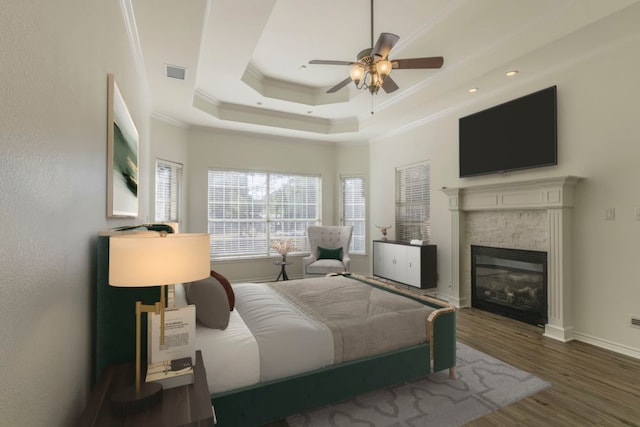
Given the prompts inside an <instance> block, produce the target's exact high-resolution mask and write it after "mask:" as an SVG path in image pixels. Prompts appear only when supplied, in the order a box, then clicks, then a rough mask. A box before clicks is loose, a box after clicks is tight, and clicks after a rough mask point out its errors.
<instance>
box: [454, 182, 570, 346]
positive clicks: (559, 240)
mask: <svg viewBox="0 0 640 427" xmlns="http://www.w3.org/2000/svg"><path fill="white" fill-rule="evenodd" d="M580 180H581V178H579V177H575V176H561V177H553V178H543V179H536V180H528V181H517V182H501V183H497V184H489V185H478V186H468V187H457V188H446V187H445V188H443V189H442V191H443V192H444V193H445V194H446V195H447V196H448V197H449V210H450V211H451V242H452V244H451V281H452V283H451V294H450V298H451V303H453V304H454V305H456V306H458V307H467V306H469V305H470V304H471V299H470V292H471V290H470V289H461V287H460V275H461V271H462V270H461V265H460V255H461V252H460V251H461V247H460V245H461V242H462V240H461V238H462V236H463V233H464V227H465V217H464V213H465V212H466V211H496V214H499V211H505V210H528V209H543V210H545V211H546V212H547V216H548V233H549V247H548V249H547V254H548V270H547V273H548V277H547V284H548V308H549V313H548V317H549V323H547V325H546V326H545V336H548V337H551V338H555V339H557V340H561V341H570V340H571V339H573V336H572V335H573V318H572V313H571V311H572V310H571V303H572V298H571V295H572V292H571V288H572V286H571V248H570V246H571V236H570V233H571V210H572V209H571V208H572V207H573V190H574V187H575V185H576V184H577V183H578V182H579V181H580Z"/></svg>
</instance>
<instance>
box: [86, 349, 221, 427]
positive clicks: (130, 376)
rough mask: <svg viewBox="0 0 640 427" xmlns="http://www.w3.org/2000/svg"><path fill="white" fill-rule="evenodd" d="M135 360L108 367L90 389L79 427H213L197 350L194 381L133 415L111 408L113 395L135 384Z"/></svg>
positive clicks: (170, 390) (200, 356) (202, 365)
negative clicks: (118, 412)
mask: <svg viewBox="0 0 640 427" xmlns="http://www.w3.org/2000/svg"><path fill="white" fill-rule="evenodd" d="M134 381H135V367H134V363H126V364H122V365H115V366H109V367H107V368H106V369H105V370H104V372H103V374H102V377H101V378H100V382H99V383H98V384H97V385H96V387H95V388H94V389H93V391H92V392H91V395H90V396H89V402H88V403H87V407H86V408H85V411H84V413H83V414H82V417H81V418H80V422H79V423H78V425H79V426H82V427H84V426H96V427H97V426H105V427H106V426H109V427H111V426H154V427H156V426H167V427H169V426H207V427H209V426H214V425H215V418H214V415H213V407H212V406H211V398H210V396H209V386H208V385H207V375H206V372H205V368H204V364H203V362H202V353H201V352H200V350H198V351H197V352H196V366H195V367H194V382H193V384H189V385H185V386H181V387H175V388H171V389H168V390H163V391H162V402H160V403H158V404H157V405H155V406H153V407H152V408H150V409H148V410H145V411H142V412H139V413H137V414H133V415H127V416H124V417H123V416H118V415H116V414H115V413H113V411H112V410H111V394H112V393H114V392H115V391H117V390H119V389H121V388H122V387H125V386H127V385H130V384H133V382H134Z"/></svg>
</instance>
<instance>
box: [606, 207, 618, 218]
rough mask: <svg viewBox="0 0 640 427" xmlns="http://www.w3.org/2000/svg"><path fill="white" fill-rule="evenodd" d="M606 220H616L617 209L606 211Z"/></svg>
mask: <svg viewBox="0 0 640 427" xmlns="http://www.w3.org/2000/svg"><path fill="white" fill-rule="evenodd" d="M604 219H606V220H607V221H613V220H615V219H616V209H615V208H607V209H606V210H605V211H604Z"/></svg>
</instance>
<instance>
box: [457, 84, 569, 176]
mask: <svg viewBox="0 0 640 427" xmlns="http://www.w3.org/2000/svg"><path fill="white" fill-rule="evenodd" d="M556 99H557V96H556V86H552V87H549V88H547V89H543V90H541V91H538V92H535V93H531V94H529V95H525V96H523V97H521V98H517V99H514V100H512V101H509V102H506V103H504V104H500V105H497V106H495V107H492V108H489V109H487V110H483V111H480V112H477V113H475V114H471V115H469V116H466V117H462V118H460V120H459V131H460V134H459V138H460V142H459V144H460V146H459V148H460V151H459V153H460V177H461V178H463V177H469V176H475V175H485V174H491V173H502V172H508V171H513V170H519V169H528V168H535V167H541V166H550V165H557V164H558V148H557V109H556Z"/></svg>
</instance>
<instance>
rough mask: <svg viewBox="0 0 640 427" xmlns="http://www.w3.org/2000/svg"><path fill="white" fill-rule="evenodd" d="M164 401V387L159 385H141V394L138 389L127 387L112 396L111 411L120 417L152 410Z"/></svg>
mask: <svg viewBox="0 0 640 427" xmlns="http://www.w3.org/2000/svg"><path fill="white" fill-rule="evenodd" d="M160 401H162V385H161V384H158V383H143V384H140V392H139V393H136V387H135V386H131V387H127V388H125V389H123V390H121V391H119V392H117V393H115V394H113V395H112V396H111V409H112V410H113V412H115V413H116V414H118V415H129V414H134V413H136V412H140V411H144V410H145V409H148V408H151V407H152V406H154V405H155V404H157V403H158V402H160Z"/></svg>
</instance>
